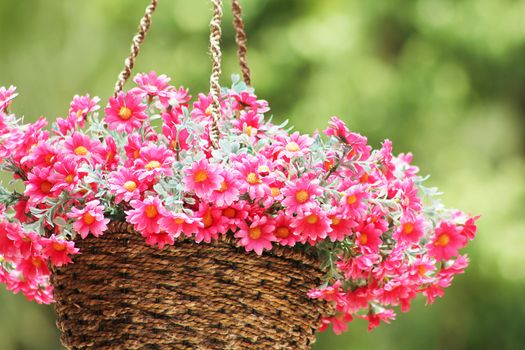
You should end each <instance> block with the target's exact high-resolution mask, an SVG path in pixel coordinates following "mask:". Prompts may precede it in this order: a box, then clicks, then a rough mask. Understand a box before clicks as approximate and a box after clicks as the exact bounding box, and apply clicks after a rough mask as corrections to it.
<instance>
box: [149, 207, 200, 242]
mask: <svg viewBox="0 0 525 350" xmlns="http://www.w3.org/2000/svg"><path fill="white" fill-rule="evenodd" d="M161 211H164V212H163V213H162V214H163V215H162V218H161V219H160V220H159V225H160V227H161V229H162V230H164V231H166V232H168V233H169V234H170V235H172V236H173V237H174V238H178V237H179V236H180V235H181V233H182V234H184V235H185V236H186V237H191V236H192V235H194V234H195V233H197V231H198V229H199V228H200V227H203V224H202V221H201V219H198V218H192V217H189V216H188V215H186V214H184V213H170V212H168V211H167V210H166V209H164V208H161Z"/></svg>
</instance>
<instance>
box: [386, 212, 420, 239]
mask: <svg viewBox="0 0 525 350" xmlns="http://www.w3.org/2000/svg"><path fill="white" fill-rule="evenodd" d="M424 226H425V221H424V218H423V217H420V216H418V217H416V218H414V219H413V218H411V217H406V216H403V217H401V220H400V222H399V227H398V228H397V229H396V230H395V231H394V234H393V237H394V238H395V239H397V240H398V241H400V242H407V243H417V242H419V240H420V239H421V237H422V236H423V229H424Z"/></svg>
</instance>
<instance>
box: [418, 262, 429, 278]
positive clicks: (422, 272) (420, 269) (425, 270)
mask: <svg viewBox="0 0 525 350" xmlns="http://www.w3.org/2000/svg"><path fill="white" fill-rule="evenodd" d="M418 270H419V274H420V275H421V276H424V275H425V273H427V268H426V267H425V265H419V267H418Z"/></svg>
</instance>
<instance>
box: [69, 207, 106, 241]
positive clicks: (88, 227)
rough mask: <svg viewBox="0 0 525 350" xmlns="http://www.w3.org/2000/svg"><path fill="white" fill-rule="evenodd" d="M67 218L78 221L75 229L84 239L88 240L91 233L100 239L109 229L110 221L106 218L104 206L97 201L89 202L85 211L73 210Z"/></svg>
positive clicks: (74, 225)
mask: <svg viewBox="0 0 525 350" xmlns="http://www.w3.org/2000/svg"><path fill="white" fill-rule="evenodd" d="M67 216H68V217H69V218H72V219H76V221H75V222H74V223H73V228H74V229H75V231H77V232H78V233H79V234H80V237H82V238H86V237H87V235H88V234H89V233H91V234H92V235H93V236H95V237H98V236H100V235H102V234H103V233H104V231H106V230H107V228H108V227H107V224H108V223H109V219H105V218H104V206H103V205H101V204H100V201H99V200H96V199H95V200H92V201H90V202H87V203H86V206H85V207H84V208H83V209H78V208H75V207H73V208H71V213H69V214H68V215H67Z"/></svg>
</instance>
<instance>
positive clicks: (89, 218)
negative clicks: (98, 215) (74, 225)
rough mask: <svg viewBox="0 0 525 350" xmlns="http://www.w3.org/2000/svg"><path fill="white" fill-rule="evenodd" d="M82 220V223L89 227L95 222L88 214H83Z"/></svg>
mask: <svg viewBox="0 0 525 350" xmlns="http://www.w3.org/2000/svg"><path fill="white" fill-rule="evenodd" d="M82 220H84V223H85V224H86V225H91V224H92V223H94V222H95V217H94V216H93V215H91V214H90V213H89V212H86V213H84V215H82Z"/></svg>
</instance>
